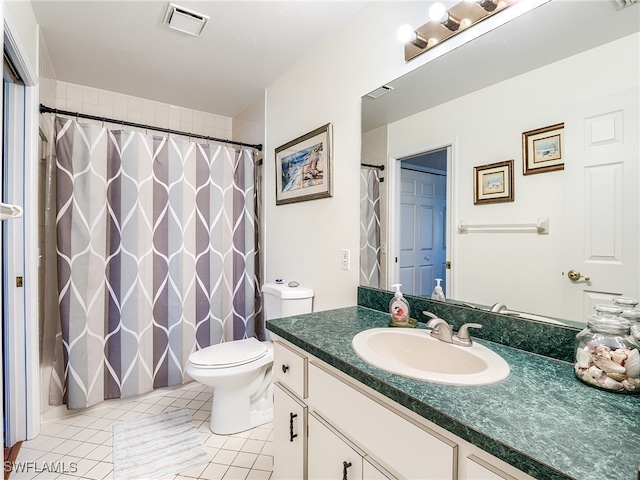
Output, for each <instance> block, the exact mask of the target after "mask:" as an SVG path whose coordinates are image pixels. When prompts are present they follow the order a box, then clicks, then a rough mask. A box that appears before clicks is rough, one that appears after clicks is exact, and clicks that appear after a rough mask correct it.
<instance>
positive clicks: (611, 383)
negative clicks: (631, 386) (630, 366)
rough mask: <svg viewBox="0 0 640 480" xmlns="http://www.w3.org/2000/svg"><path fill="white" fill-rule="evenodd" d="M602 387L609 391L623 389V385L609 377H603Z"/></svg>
mask: <svg viewBox="0 0 640 480" xmlns="http://www.w3.org/2000/svg"><path fill="white" fill-rule="evenodd" d="M603 386H604V388H608V389H610V390H622V389H623V388H624V385H622V383H620V382H618V381H616V380H614V379H613V378H610V377H605V379H604V383H603Z"/></svg>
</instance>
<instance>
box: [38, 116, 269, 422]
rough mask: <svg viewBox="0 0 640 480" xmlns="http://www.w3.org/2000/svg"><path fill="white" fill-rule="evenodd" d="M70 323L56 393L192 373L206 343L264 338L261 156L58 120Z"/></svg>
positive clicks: (65, 320) (95, 397) (88, 398)
mask: <svg viewBox="0 0 640 480" xmlns="http://www.w3.org/2000/svg"><path fill="white" fill-rule="evenodd" d="M55 126H56V153H57V232H58V233H57V242H58V291H59V297H58V300H59V307H60V317H61V319H60V332H59V335H58V337H57V345H56V360H55V364H54V375H53V379H52V382H51V386H52V387H51V389H50V401H51V403H53V404H60V403H66V404H67V406H68V407H69V408H72V409H73V408H83V407H87V406H90V405H94V404H96V403H98V402H101V401H102V400H104V399H110V398H121V397H127V396H131V395H139V394H141V393H144V392H147V391H150V390H152V389H154V388H158V387H162V386H169V385H177V384H181V383H183V382H184V381H186V380H188V377H187V376H186V374H185V371H184V369H185V364H186V361H187V358H188V356H189V355H190V354H191V353H192V352H193V351H195V350H197V349H200V348H203V347H206V346H209V345H212V344H216V343H220V342H223V341H226V340H232V339H241V338H246V337H251V336H257V337H258V338H261V337H262V335H263V333H262V330H261V328H262V325H261V323H262V312H261V302H260V293H259V283H260V282H259V281H258V275H259V271H258V264H259V261H258V248H257V245H258V244H257V238H258V235H257V225H258V222H257V218H256V216H257V212H258V210H257V208H256V202H257V194H256V189H255V185H256V183H255V168H256V167H255V163H256V162H255V153H254V151H253V150H251V149H238V148H234V147H231V146H225V145H209V144H197V143H193V142H190V141H186V140H180V139H175V138H167V137H162V136H153V135H147V134H143V133H138V132H133V131H124V130H108V129H106V128H104V127H99V126H96V125H89V124H80V123H78V122H76V121H73V120H70V119H66V118H60V117H57V118H56V119H55Z"/></svg>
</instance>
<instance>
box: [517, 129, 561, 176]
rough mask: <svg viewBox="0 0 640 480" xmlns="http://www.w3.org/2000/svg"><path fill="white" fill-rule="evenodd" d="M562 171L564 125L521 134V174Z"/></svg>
mask: <svg viewBox="0 0 640 480" xmlns="http://www.w3.org/2000/svg"><path fill="white" fill-rule="evenodd" d="M554 170H564V123H558V124H557V125H551V126H549V127H544V128H538V129H537V130H530V131H528V132H524V133H523V134H522V174H523V175H533V174H534V173H543V172H551V171H554Z"/></svg>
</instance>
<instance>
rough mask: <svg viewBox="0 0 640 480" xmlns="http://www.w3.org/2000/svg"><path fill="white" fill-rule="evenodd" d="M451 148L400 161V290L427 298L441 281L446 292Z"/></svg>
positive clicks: (398, 190) (398, 248)
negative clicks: (448, 180)
mask: <svg viewBox="0 0 640 480" xmlns="http://www.w3.org/2000/svg"><path fill="white" fill-rule="evenodd" d="M449 152H450V148H449V147H445V148H440V149H437V150H432V151H428V152H424V153H420V154H418V155H412V156H409V157H404V158H400V159H399V165H400V175H399V177H400V178H399V185H398V189H397V192H396V195H395V196H396V199H397V205H398V211H399V218H400V223H399V228H398V234H399V238H398V247H397V252H398V254H397V256H396V257H395V261H396V263H397V272H398V275H397V279H398V283H400V284H402V287H401V290H402V292H403V293H406V294H409V295H419V296H430V295H431V293H432V292H433V288H434V286H435V285H436V279H440V284H441V285H442V288H443V290H444V291H445V294H446V292H447V244H448V238H447V237H448V235H447V189H448V188H447V185H448V182H447V171H448V162H449Z"/></svg>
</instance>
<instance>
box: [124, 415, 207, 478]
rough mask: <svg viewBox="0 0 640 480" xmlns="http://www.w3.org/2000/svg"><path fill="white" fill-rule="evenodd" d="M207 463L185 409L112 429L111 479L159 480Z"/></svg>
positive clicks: (205, 453) (199, 438)
mask: <svg viewBox="0 0 640 480" xmlns="http://www.w3.org/2000/svg"><path fill="white" fill-rule="evenodd" d="M208 461H209V456H208V455H207V450H206V449H205V447H204V443H203V442H202V439H201V437H200V435H199V434H198V431H197V430H196V428H195V426H194V425H193V422H192V421H191V415H189V411H188V410H187V409H186V408H181V409H179V410H173V411H171V412H165V413H160V414H158V415H154V416H152V417H147V418H139V419H137V420H132V421H130V422H125V423H119V424H116V425H114V426H113V478H114V480H127V479H136V480H138V479H142V478H144V479H148V480H152V479H157V478H158V479H159V478H166V477H168V476H171V475H175V474H178V473H180V472H184V471H185V470H189V469H190V468H193V467H197V466H198V465H202V464H204V463H207V462H208Z"/></svg>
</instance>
